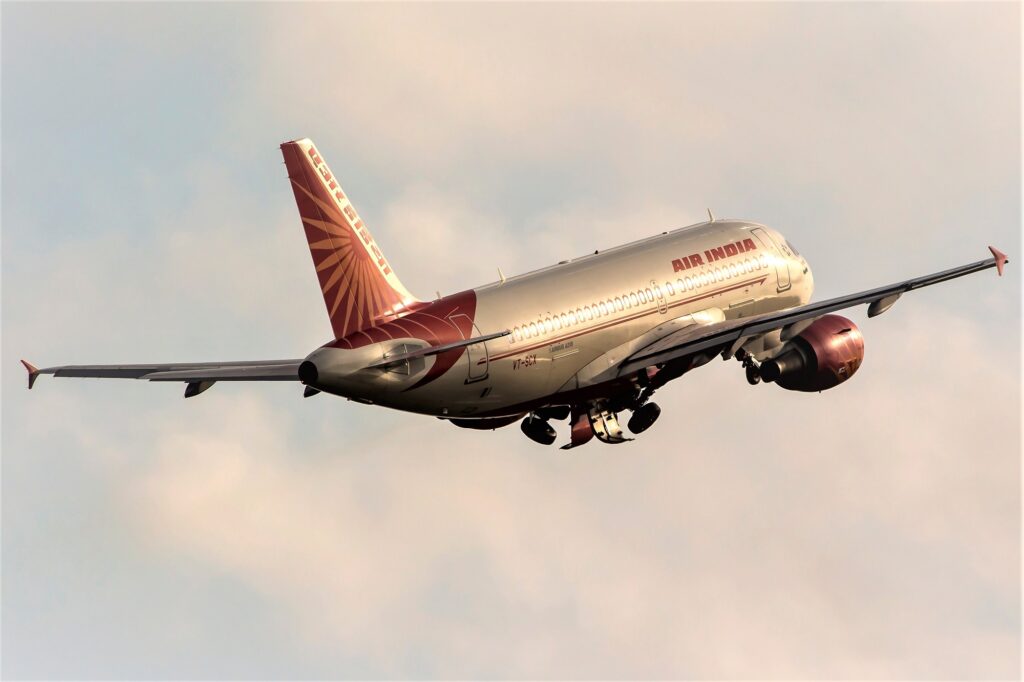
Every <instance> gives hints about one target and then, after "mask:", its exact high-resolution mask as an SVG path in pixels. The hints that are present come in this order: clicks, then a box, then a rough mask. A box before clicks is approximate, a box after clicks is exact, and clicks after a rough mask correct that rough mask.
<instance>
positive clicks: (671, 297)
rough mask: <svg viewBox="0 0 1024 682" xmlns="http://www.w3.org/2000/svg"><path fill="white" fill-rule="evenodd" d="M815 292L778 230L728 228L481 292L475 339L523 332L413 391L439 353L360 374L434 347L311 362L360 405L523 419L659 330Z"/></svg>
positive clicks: (345, 353) (586, 382) (779, 304)
mask: <svg viewBox="0 0 1024 682" xmlns="http://www.w3.org/2000/svg"><path fill="white" fill-rule="evenodd" d="M813 288H814V283H813V278H812V275H811V271H810V268H809V267H808V265H807V263H806V261H805V260H804V259H803V257H802V256H800V255H799V254H798V253H797V252H796V251H795V250H794V249H793V248H792V246H791V245H789V244H788V243H787V242H786V240H785V239H784V238H783V237H782V235H780V234H779V233H778V232H776V231H774V230H772V229H770V228H767V227H765V226H763V225H758V224H756V223H749V222H740V221H726V220H719V221H715V222H708V223H701V224H698V225H695V226H691V227H686V228H681V229H678V230H674V231H671V232H666V233H663V234H660V235H657V236H655V237H651V238H648V239H644V240H641V241H637V242H633V243H630V244H626V245H623V246H619V247H616V248H613V249H609V250H607V251H604V252H600V253H597V252H595V253H594V254H592V255H587V256H583V257H581V258H576V259H573V260H570V261H564V262H562V263H560V264H558V265H554V266H551V267H548V268H544V269H542V270H537V271H535V272H531V273H527V274H524V275H520V276H518V277H513V278H510V279H507V280H505V281H504V282H495V283H492V284H489V285H486V286H483V287H480V288H478V289H475V290H473V292H472V293H473V294H475V297H476V307H475V315H474V316H473V320H472V322H473V326H474V335H486V334H490V333H494V332H499V331H502V330H505V329H508V330H511V331H512V333H511V334H509V335H508V336H506V337H502V338H499V339H495V340H492V341H488V342H486V343H480V344H476V345H474V346H470V347H469V348H468V349H466V350H465V352H462V353H461V357H460V358H459V359H458V362H456V363H455V364H454V365H453V366H452V367H451V368H450V369H448V370H447V371H446V372H445V373H444V374H443V375H441V376H439V377H438V378H436V380H433V381H431V382H429V383H427V384H424V385H420V386H417V387H416V388H412V389H411V390H410V387H412V386H413V385H414V384H416V383H417V379H418V378H419V377H422V376H423V374H424V373H425V372H427V371H428V370H429V368H430V366H431V364H432V363H433V362H436V361H437V359H436V358H437V356H434V357H428V358H425V359H421V360H420V362H419V363H418V364H414V365H413V366H412V367H411V369H409V371H407V372H405V373H401V372H387V371H382V370H375V369H361V368H364V367H366V365H368V364H372V362H373V361H379V360H380V359H381V358H382V357H384V356H385V354H388V353H393V352H394V351H395V349H396V348H397V347H399V346H400V345H402V344H417V343H418V345H420V346H422V345H423V344H422V342H417V341H416V340H415V339H408V340H401V339H396V340H393V341H388V342H385V343H374V344H370V345H366V346H363V347H361V348H356V349H353V350H349V349H338V348H330V347H324V348H321V349H318V350H317V351H314V352H313V353H312V354H311V355H310V356H309V359H310V360H312V361H314V362H315V363H316V364H317V365H318V366H319V367H320V368H321V375H320V376H321V379H320V381H321V384H320V385H318V387H320V388H323V389H324V390H328V391H330V392H332V393H336V394H338V395H343V396H346V397H349V398H352V399H354V400H361V401H366V402H372V403H374V404H379V405H384V406H388V407H393V408H396V409H401V410H406V411H412V412H419V413H424V414H432V415H436V416H445V417H455V418H472V417H474V416H478V415H487V416H493V415H498V414H502V413H503V412H504V413H506V414H514V413H516V412H522V411H525V409H527V408H524V407H523V406H528V405H534V404H538V405H539V404H543V402H544V401H545V399H547V398H549V397H550V398H551V400H550V402H551V404H559V400H558V394H563V393H567V392H569V391H577V390H580V389H585V388H587V387H588V386H592V385H596V384H599V383H602V382H606V381H609V380H613V379H615V378H616V377H615V376H614V375H611V374H609V373H608V372H609V367H613V366H615V365H618V363H619V362H620V361H621V360H622V359H623V358H625V357H627V356H628V355H629V354H631V353H632V352H634V351H636V350H639V348H640V347H642V346H643V345H645V344H646V341H645V339H644V337H645V335H646V334H648V333H649V332H651V330H653V329H655V328H657V327H659V325H664V324H665V323H667V322H669V321H675V322H674V324H679V323H680V321H683V322H685V321H690V322H691V323H701V322H714V321H719V320H722V319H726V320H728V319H735V318H740V317H749V316H751V315H756V314H760V313H766V312H772V311H776V310H782V309H786V308H791V307H794V306H798V305H802V304H805V303H807V302H808V301H809V300H810V297H811V293H812V291H813ZM690 316H692V317H690Z"/></svg>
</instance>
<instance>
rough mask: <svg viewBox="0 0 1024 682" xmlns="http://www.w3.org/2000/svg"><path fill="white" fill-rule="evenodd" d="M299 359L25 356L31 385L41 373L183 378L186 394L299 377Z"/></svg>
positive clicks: (188, 396)
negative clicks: (131, 360) (133, 361)
mask: <svg viewBox="0 0 1024 682" xmlns="http://www.w3.org/2000/svg"><path fill="white" fill-rule="evenodd" d="M301 363H302V360H301V359H298V360H248V361H240V362H194V363H187V362H180V363H168V364H162V365H62V366H60V367H44V368H42V369H39V368H37V367H35V366H34V365H32V363H30V362H26V361H25V360H22V361H21V364H23V365H25V369H27V370H28V387H29V388H32V386H33V385H34V384H35V382H36V379H37V378H38V377H39V375H40V374H52V375H53V376H55V377H94V378H99V379H145V380H147V381H184V382H186V383H187V384H188V385H189V386H188V388H187V389H186V391H185V397H187V398H190V397H192V396H193V395H198V394H199V393H202V392H203V391H205V390H206V389H207V388H209V387H210V386H212V385H213V383H214V382H216V381H298V380H299V365H300V364H301Z"/></svg>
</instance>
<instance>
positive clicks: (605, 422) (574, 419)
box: [520, 401, 661, 450]
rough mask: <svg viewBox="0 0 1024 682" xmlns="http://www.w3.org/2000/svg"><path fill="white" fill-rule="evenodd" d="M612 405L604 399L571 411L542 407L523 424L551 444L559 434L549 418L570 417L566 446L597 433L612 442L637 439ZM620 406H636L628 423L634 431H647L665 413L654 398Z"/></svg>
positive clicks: (530, 435)
mask: <svg viewBox="0 0 1024 682" xmlns="http://www.w3.org/2000/svg"><path fill="white" fill-rule="evenodd" d="M612 407H613V406H610V405H608V404H607V403H605V402H603V401H602V402H601V403H598V404H592V405H581V406H576V407H573V408H572V411H571V414H570V412H569V409H568V408H542V409H539V410H537V411H536V412H533V413H531V414H530V415H529V416H528V417H526V419H524V420H523V422H522V424H521V427H520V428H522V431H523V433H524V434H526V437H527V438H529V439H530V440H532V441H534V442H537V443H540V444H541V445H551V444H552V443H553V442H554V441H555V438H556V434H555V429H554V428H553V427H552V426H551V424H550V423H549V422H548V419H549V418H551V419H557V420H561V419H565V418H566V417H570V419H569V424H570V441H569V442H568V443H566V444H565V445H563V446H562V449H563V450H569V449H571V448H575V447H579V446H581V445H584V444H585V443H589V442H590V441H591V440H592V439H593V438H594V437H596V438H597V440H599V441H601V442H602V443H608V444H610V445H617V444H619V443H626V442H628V441H631V440H633V439H632V438H629V437H627V436H626V434H625V431H623V429H622V426H621V425H620V424H619V417H618V413H617V412H615V411H614V410H613V409H612ZM619 409H632V410H633V415H632V416H631V417H630V418H629V423H628V426H629V430H630V432H631V433H634V434H640V433H643V432H644V431H646V430H647V429H649V428H651V426H652V425H653V424H654V422H656V421H657V420H658V417H660V416H661V408H660V407H658V405H657V404H655V403H651V402H643V403H641V402H639V401H636V402H635V403H634V404H633V407H632V408H627V407H626V406H624V405H623V406H620V408H619Z"/></svg>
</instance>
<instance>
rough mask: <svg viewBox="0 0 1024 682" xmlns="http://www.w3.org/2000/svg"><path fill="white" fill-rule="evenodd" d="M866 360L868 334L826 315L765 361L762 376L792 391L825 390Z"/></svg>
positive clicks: (850, 374)
mask: <svg viewBox="0 0 1024 682" xmlns="http://www.w3.org/2000/svg"><path fill="white" fill-rule="evenodd" d="M863 361H864V336H863V335H862V334H861V333H860V329H858V328H857V325H855V324H854V323H853V322H851V321H850V320H848V319H846V318H845V317H842V316H840V315H825V316H824V317H821V318H819V319H817V320H815V321H814V324H812V325H811V326H810V327H808V328H807V329H805V330H803V331H802V332H800V334H799V335H798V336H796V337H794V338H793V339H792V340H791V341H790V342H789V343H787V344H786V347H785V348H783V350H782V352H781V353H779V354H778V355H777V356H775V358H773V359H771V360H766V361H764V362H762V363H761V368H760V372H761V378H762V379H763V380H764V381H767V382H773V381H774V382H775V383H777V384H778V385H779V386H781V387H782V388H785V389H786V390H789V391H824V390H827V389H830V388H833V387H834V386H838V385H839V384H841V383H843V382H844V381H846V380H847V379H849V378H850V377H852V376H853V375H854V373H855V372H856V371H857V369H858V368H859V367H860V364H861V362H863Z"/></svg>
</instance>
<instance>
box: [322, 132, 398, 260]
mask: <svg viewBox="0 0 1024 682" xmlns="http://www.w3.org/2000/svg"><path fill="white" fill-rule="evenodd" d="M307 154H308V155H309V161H310V163H312V164H313V168H314V169H315V170H316V172H317V174H319V175H320V179H321V181H322V182H323V183H324V186H325V187H326V188H327V193H328V194H330V195H332V196H333V197H334V200H335V202H337V204H338V208H339V209H340V210H341V212H342V214H343V215H344V216H345V220H346V221H347V222H348V224H349V227H351V228H352V230H353V231H354V232H355V233H356V235H358V237H359V239H360V240H361V241H362V242H363V244H364V245H365V246H366V249H367V250H368V251H369V252H370V255H372V256H373V259H374V261H376V263H377V267H378V268H379V269H380V271H381V274H383V275H384V276H385V277H387V276H388V275H390V274H391V267H390V266H389V265H388V263H387V261H386V260H384V254H382V253H381V252H380V247H378V246H377V243H376V242H375V241H373V236H372V235H371V234H370V231H369V230H368V229H366V225H365V224H364V223H363V221H362V219H360V217H359V214H358V213H356V209H355V207H354V206H353V205H352V202H351V201H349V200H348V197H346V196H345V193H344V192H342V191H341V186H340V185H338V181H337V180H336V179H335V177H334V175H332V174H331V169H330V168H328V167H327V164H326V163H325V162H324V160H323V159H322V158H321V157H320V155H319V154H318V153H317V151H316V147H314V146H312V145H310V147H309V151H308V152H307Z"/></svg>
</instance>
